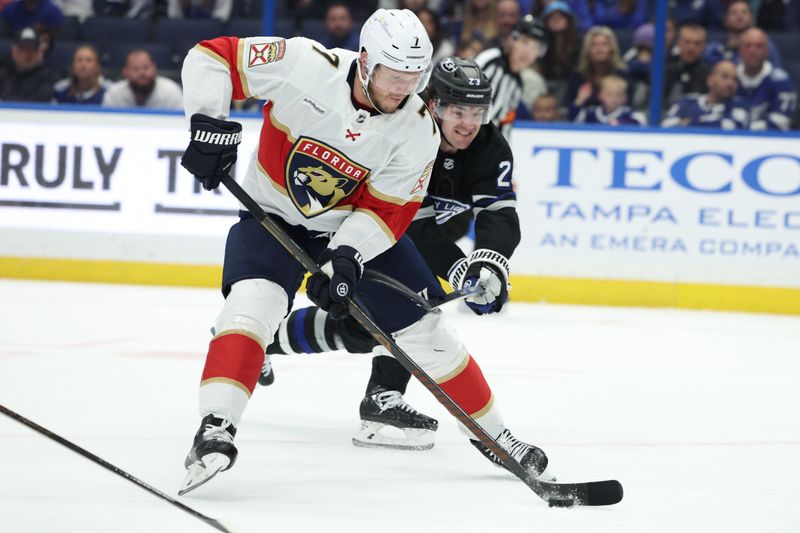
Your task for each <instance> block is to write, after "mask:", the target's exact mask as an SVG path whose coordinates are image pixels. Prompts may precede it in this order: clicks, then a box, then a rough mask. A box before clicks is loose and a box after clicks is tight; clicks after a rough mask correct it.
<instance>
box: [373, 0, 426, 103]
mask: <svg viewBox="0 0 800 533" xmlns="http://www.w3.org/2000/svg"><path fill="white" fill-rule="evenodd" d="M359 50H364V51H366V52H367V61H366V69H367V79H362V80H361V81H362V82H363V83H364V84H365V85H366V83H367V82H368V80H369V79H370V78H371V77H372V74H373V72H374V69H375V67H376V66H377V65H384V66H386V67H388V68H391V69H394V70H398V71H400V72H409V73H411V72H420V73H421V76H420V80H419V83H418V84H417V88H416V91H415V92H417V93H419V92H422V90H423V89H424V88H425V87H426V86H427V85H428V80H429V78H430V76H431V56H432V55H433V45H432V44H431V40H430V39H429V38H428V33H427V32H426V31H425V27H424V26H423V25H422V22H420V20H419V19H418V18H417V16H416V15H415V14H414V13H413V12H411V11H410V10H408V9H403V10H400V9H378V10H377V11H375V13H373V14H372V15H371V16H370V17H369V18H368V19H367V21H366V22H365V23H364V25H363V26H362V27H361V36H360V38H359ZM358 75H359V78H360V77H361V70H360V69H359V72H358Z"/></svg>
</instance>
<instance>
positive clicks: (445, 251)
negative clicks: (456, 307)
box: [407, 123, 520, 279]
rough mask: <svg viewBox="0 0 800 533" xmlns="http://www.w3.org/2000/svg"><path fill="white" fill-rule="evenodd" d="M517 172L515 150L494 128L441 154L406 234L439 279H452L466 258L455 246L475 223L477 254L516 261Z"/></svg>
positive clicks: (489, 127)
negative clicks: (514, 181) (514, 177)
mask: <svg viewBox="0 0 800 533" xmlns="http://www.w3.org/2000/svg"><path fill="white" fill-rule="evenodd" d="M513 170H514V158H513V156H512V154H511V148H510V147H509V146H508V142H507V141H506V140H505V138H504V137H503V135H502V133H500V130H499V129H498V128H497V126H495V125H494V124H491V123H490V124H486V125H484V126H482V127H481V129H480V131H479V132H478V136H477V137H476V138H475V140H473V141H472V143H471V144H470V145H469V146H468V147H467V148H466V149H465V150H459V151H457V152H455V153H447V152H443V151H441V150H440V151H439V153H438V155H437V156H436V161H435V162H434V164H433V171H432V173H431V181H430V183H429V184H428V192H427V194H426V195H425V198H424V199H423V201H422V207H420V209H419V211H418V212H417V215H416V216H415V218H414V220H413V221H412V222H411V225H410V226H409V228H408V232H407V233H408V236H409V237H411V239H412V240H413V241H414V244H415V245H416V246H417V248H418V249H419V251H420V252H421V253H422V256H423V257H424V258H425V261H426V262H427V263H428V266H430V268H431V270H432V271H433V273H434V274H436V275H437V276H439V277H441V278H443V279H447V275H448V272H449V270H450V267H452V266H453V264H454V263H456V262H457V261H458V260H459V259H461V258H463V257H464V253H463V252H462V251H461V248H459V247H458V245H457V244H456V241H457V240H458V239H460V238H461V237H463V236H464V235H465V234H466V232H467V229H468V228H469V223H470V221H471V220H472V219H473V217H474V219H475V249H478V248H487V249H489V250H494V251H496V252H498V253H500V254H502V255H503V256H504V257H509V258H510V257H511V254H512V253H513V252H514V250H515V249H516V247H517V245H518V244H519V241H520V228H519V218H518V217H517V210H516V205H517V197H516V194H515V193H514V190H513V186H512V182H511V177H512V174H513Z"/></svg>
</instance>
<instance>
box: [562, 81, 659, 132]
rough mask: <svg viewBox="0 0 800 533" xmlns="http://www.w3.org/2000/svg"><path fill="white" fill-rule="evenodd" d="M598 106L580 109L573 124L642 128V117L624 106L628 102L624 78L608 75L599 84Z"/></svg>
mask: <svg viewBox="0 0 800 533" xmlns="http://www.w3.org/2000/svg"><path fill="white" fill-rule="evenodd" d="M597 99H598V100H599V101H600V103H599V104H598V105H590V106H583V107H581V109H580V111H578V115H577V116H576V117H575V122H580V123H584V124H605V125H607V126H621V125H627V126H644V125H645V123H646V121H645V118H644V115H642V114H641V113H637V112H635V111H634V110H633V109H631V108H630V107H629V106H627V105H626V103H627V101H628V82H627V81H626V80H625V78H622V77H620V76H617V75H616V74H610V75H608V76H605V77H604V78H603V79H602V81H601V82H600V92H599V93H598V95H597Z"/></svg>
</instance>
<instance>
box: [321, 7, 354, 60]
mask: <svg viewBox="0 0 800 533" xmlns="http://www.w3.org/2000/svg"><path fill="white" fill-rule="evenodd" d="M325 30H326V31H327V33H328V35H327V36H326V38H325V41H324V42H323V43H322V44H324V45H325V46H326V47H327V48H345V49H347V50H355V51H358V33H357V32H355V31H353V17H352V15H351V14H350V8H349V7H348V5H347V4H345V3H343V2H334V3H332V4H330V5H329V6H328V10H327V11H326V12H325Z"/></svg>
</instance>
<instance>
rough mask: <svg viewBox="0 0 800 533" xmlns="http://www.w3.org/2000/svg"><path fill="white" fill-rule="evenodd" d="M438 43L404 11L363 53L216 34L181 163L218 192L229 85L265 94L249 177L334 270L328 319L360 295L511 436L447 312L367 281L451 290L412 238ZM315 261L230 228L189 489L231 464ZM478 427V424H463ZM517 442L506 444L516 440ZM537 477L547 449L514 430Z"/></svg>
mask: <svg viewBox="0 0 800 533" xmlns="http://www.w3.org/2000/svg"><path fill="white" fill-rule="evenodd" d="M431 54H432V45H431V43H430V40H429V39H428V37H427V34H426V32H425V29H424V27H423V26H422V24H421V23H420V22H419V20H418V19H417V18H416V16H415V15H414V14H413V13H411V12H410V11H408V10H402V11H400V10H383V9H380V10H378V11H376V12H375V13H374V14H373V15H372V16H371V17H370V18H369V19H368V20H367V21H366V22H365V24H364V26H363V28H362V31H361V37H360V52H351V51H347V50H340V49H334V50H327V49H325V48H323V47H322V46H321V45H320V44H318V43H316V42H314V41H311V40H308V39H305V38H300V37H298V38H292V39H282V38H277V37H255V38H246V39H240V38H236V37H219V38H216V39H212V40H209V41H203V42H201V43H200V44H198V45H197V46H196V47H195V48H194V49H193V50H191V51H190V52H189V54H188V55H187V57H186V60H185V62H184V67H183V71H182V77H183V86H184V105H185V108H186V114H187V116H189V117H191V139H192V140H191V141H190V144H189V147H188V148H187V149H186V152H185V154H184V156H183V159H182V164H183V166H184V167H185V168H187V170H189V171H190V172H191V173H192V174H193V175H194V176H195V177H196V178H197V179H198V180H200V181H201V182H202V183H203V186H204V187H205V188H206V189H214V188H216V187H218V186H219V184H220V178H221V177H222V176H224V175H225V174H226V173H227V171H228V170H229V168H230V166H231V165H232V164H233V162H235V160H236V157H237V154H236V149H237V145H238V144H239V141H240V137H241V125H239V124H237V123H235V122H231V121H228V120H226V119H227V116H228V112H229V105H230V99H231V97H233V98H235V99H244V98H248V97H251V96H252V97H255V98H259V99H264V100H266V104H265V105H264V108H263V114H264V122H263V126H262V130H261V135H260V139H259V144H258V148H257V150H256V151H255V153H254V154H253V155H252V158H251V159H250V161H249V165H248V169H247V172H246V175H245V177H244V180H243V188H244V189H245V190H246V191H247V192H248V193H249V195H250V196H252V197H253V198H254V199H255V200H256V201H257V202H258V204H259V205H260V206H261V207H262V209H263V210H264V211H266V212H267V213H269V214H270V216H271V217H272V219H273V220H274V221H275V222H276V223H278V224H279V225H280V226H282V227H283V228H284V230H285V231H286V232H287V233H288V234H289V235H290V236H291V237H292V238H293V239H294V240H295V242H297V243H298V244H299V245H300V246H301V247H303V248H304V249H305V250H306V251H307V252H308V253H309V255H311V257H317V258H318V259H317V260H318V263H319V265H320V266H321V269H322V272H321V273H318V274H315V275H312V276H311V277H310V278H309V280H308V282H307V293H308V296H309V298H310V299H311V300H312V301H313V302H314V303H315V304H316V305H318V306H320V307H321V308H322V309H325V310H326V311H328V312H329V313H330V314H331V315H338V316H343V315H345V314H346V306H345V299H346V297H347V296H349V295H350V294H354V295H356V296H357V297H358V298H359V300H360V301H361V302H362V303H363V304H364V305H365V306H366V307H367V308H368V309H369V312H370V314H371V315H372V317H373V319H374V320H375V321H376V323H377V324H378V325H379V326H380V327H381V328H382V329H383V330H384V331H387V332H391V333H392V334H393V337H394V338H395V340H396V342H397V344H398V345H399V346H400V347H401V348H402V349H403V350H405V351H406V353H408V355H409V356H410V357H411V358H412V359H413V360H414V361H415V362H416V363H417V364H418V365H419V366H420V367H421V368H422V369H424V370H425V372H426V373H427V374H428V375H429V376H431V378H433V379H434V380H436V381H437V383H438V384H439V386H440V387H441V388H442V389H443V390H444V391H445V392H446V393H447V394H448V395H449V396H450V397H451V398H452V399H453V400H454V401H455V402H456V403H457V404H458V405H459V406H460V407H461V408H462V409H463V410H464V411H465V412H466V413H468V414H470V415H471V416H472V417H473V418H474V419H475V420H476V421H477V422H478V424H480V425H481V427H483V428H484V429H485V430H486V431H487V433H489V434H490V435H492V436H494V437H495V438H498V437H500V436H501V435H510V433H509V432H508V430H507V429H506V427H505V425H504V423H503V421H502V419H501V417H500V414H499V411H498V408H497V406H496V404H495V402H494V397H493V395H492V392H491V389H490V388H489V385H488V384H487V383H486V380H485V379H484V377H483V375H482V373H481V371H480V368H479V367H478V365H477V363H476V362H475V360H474V359H473V358H472V357H471V355H470V354H469V352H468V351H467V349H466V347H465V346H464V345H463V344H462V343H461V341H460V340H459V339H458V336H457V335H456V333H455V332H454V330H453V329H452V328H451V327H449V326H448V325H447V324H446V323H445V321H444V319H443V316H442V314H441V313H440V312H429V313H424V312H423V311H422V310H421V309H420V308H418V307H417V306H416V305H415V304H414V303H412V302H411V301H410V300H407V299H406V298H405V297H404V296H401V295H398V294H397V293H394V292H392V291H391V290H389V289H386V288H384V287H382V286H379V285H375V284H372V283H369V282H367V281H361V279H360V278H361V275H362V273H363V269H364V264H367V266H369V268H372V269H374V270H376V271H378V272H383V273H385V274H388V275H390V276H392V277H395V278H396V279H398V280H399V281H401V282H402V283H404V284H405V285H407V286H409V287H410V288H411V289H412V290H414V291H415V292H421V291H427V294H429V295H430V296H436V295H442V289H441V286H440V285H439V283H438V281H437V280H436V278H435V276H434V275H433V274H432V273H431V272H430V270H429V268H428V267H427V265H426V264H425V262H424V260H423V259H422V258H421V256H420V254H419V252H417V250H416V248H415V247H414V246H413V244H412V243H411V241H410V239H409V238H408V237H405V236H403V233H404V232H405V230H406V228H407V227H408V225H409V223H410V221H411V220H412V218H413V217H414V215H415V213H416V212H417V210H418V208H419V206H420V202H421V201H422V199H423V196H424V193H425V191H426V188H427V185H428V180H429V178H430V173H431V167H432V165H433V162H434V159H435V157H436V152H437V148H438V146H439V131H438V127H437V125H436V123H435V121H434V120H433V119H432V118H431V116H430V113H429V112H428V110H427V108H426V106H425V104H424V103H423V102H422V100H421V99H420V98H419V97H418V96H416V94H415V93H417V92H419V91H420V90H422V88H424V87H425V86H426V84H427V81H428V78H429V75H430V70H431ZM304 274H305V270H304V268H303V267H302V266H301V265H300V264H299V263H297V262H296V261H295V260H294V259H293V258H292V257H291V256H290V255H289V254H288V252H286V251H285V250H284V249H283V248H282V247H281V245H280V244H279V243H278V242H277V241H276V240H275V239H274V238H273V237H272V236H271V235H270V234H269V233H267V232H266V231H265V230H264V229H263V228H262V227H261V225H260V223H259V222H258V221H257V220H256V219H254V218H253V217H252V216H250V215H249V213H247V212H245V211H242V212H241V213H240V220H239V222H237V223H236V224H235V225H234V226H233V227H232V228H231V229H230V231H229V234H228V238H227V242H226V248H225V261H224V268H223V280H222V292H223V295H224V296H225V303H224V305H223V308H222V310H221V312H220V314H219V316H218V317H217V320H216V323H215V331H216V335H215V336H214V338H213V339H212V340H211V342H210V344H209V347H208V354H207V356H206V362H205V367H204V369H203V373H202V378H201V382H200V394H199V407H200V416H201V417H202V421H201V423H200V428H199V429H198V431H197V433H196V435H195V437H194V441H193V444H192V447H191V449H190V452H189V454H188V456H187V458H186V462H185V466H186V468H187V470H188V472H187V475H186V479H185V481H184V484H183V486H182V488H181V491H180V493H181V494H184V493H186V492H188V491H190V490H192V489H194V488H196V487H197V486H199V485H200V484H202V483H204V482H206V481H207V480H209V479H211V478H212V477H213V476H214V475H216V474H217V473H218V472H220V471H223V470H226V469H229V468H230V467H231V466H233V464H234V462H235V460H236V457H237V454H238V451H237V448H236V446H235V445H234V437H235V435H236V429H237V427H238V426H239V424H240V422H241V417H242V413H243V412H244V409H245V407H246V405H247V402H248V400H249V398H250V395H251V394H252V392H253V389H254V388H255V385H256V382H257V380H258V377H259V373H260V370H261V367H262V363H263V360H264V348H265V346H266V344H267V343H268V342H269V341H270V340H271V339H272V338H273V335H274V333H275V331H276V330H277V328H278V326H279V323H280V322H281V320H282V319H283V317H284V316H285V315H286V314H287V313H288V312H289V310H290V309H291V306H292V301H293V297H294V294H295V293H296V292H297V290H298V289H299V287H300V284H301V281H302V279H303V276H304ZM464 431H466V429H464ZM504 443H505V444H504ZM501 445H504V446H506V445H507V446H508V448H509V453H511V454H512V456H513V457H514V458H515V459H517V460H518V461H519V462H520V463H521V464H522V465H523V466H524V467H526V468H527V469H528V470H529V471H530V472H531V474H532V475H538V474H540V473H541V472H542V471H543V470H544V468H545V467H546V465H547V457H546V456H545V454H544V453H543V452H542V451H541V450H540V449H538V448H536V447H535V446H531V445H527V444H525V443H522V442H521V441H518V440H516V439H513V440H509V439H505V440H504V441H503V442H501Z"/></svg>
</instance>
